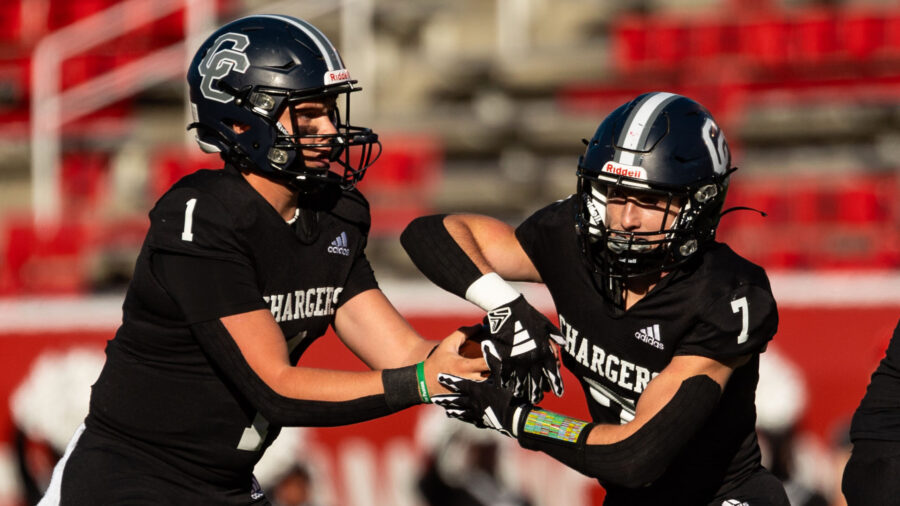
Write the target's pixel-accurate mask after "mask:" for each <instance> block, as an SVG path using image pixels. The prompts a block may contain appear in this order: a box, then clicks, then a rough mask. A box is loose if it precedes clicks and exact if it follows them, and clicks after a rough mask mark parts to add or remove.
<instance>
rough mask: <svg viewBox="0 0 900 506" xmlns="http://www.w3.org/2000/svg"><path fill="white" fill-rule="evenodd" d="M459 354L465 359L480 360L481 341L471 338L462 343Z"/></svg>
mask: <svg viewBox="0 0 900 506" xmlns="http://www.w3.org/2000/svg"><path fill="white" fill-rule="evenodd" d="M459 354H460V355H462V356H464V357H466V358H481V357H483V356H484V355H482V353H481V341H480V340H477V341H476V340H475V339H472V338H471V337H470V338H468V339H466V340H465V341H463V343H462V346H460V347H459Z"/></svg>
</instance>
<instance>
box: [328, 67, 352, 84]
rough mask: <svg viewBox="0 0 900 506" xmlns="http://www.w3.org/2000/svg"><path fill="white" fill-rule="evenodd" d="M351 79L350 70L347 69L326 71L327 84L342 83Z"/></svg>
mask: <svg viewBox="0 0 900 506" xmlns="http://www.w3.org/2000/svg"><path fill="white" fill-rule="evenodd" d="M349 80H350V72H347V70H346V69H341V70H334V71H332V72H326V73H325V84H334V83H342V82H344V81H349Z"/></svg>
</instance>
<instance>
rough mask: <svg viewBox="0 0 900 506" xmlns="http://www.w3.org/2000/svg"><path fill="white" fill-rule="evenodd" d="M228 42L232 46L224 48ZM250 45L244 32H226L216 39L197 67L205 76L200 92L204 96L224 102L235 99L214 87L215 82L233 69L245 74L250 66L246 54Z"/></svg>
mask: <svg viewBox="0 0 900 506" xmlns="http://www.w3.org/2000/svg"><path fill="white" fill-rule="evenodd" d="M226 42H231V47H230V48H222V46H223V45H224V44H225V43H226ZM249 45H250V39H249V38H248V37H247V36H246V35H244V34H242V33H225V34H222V35H220V36H219V38H218V39H216V42H215V43H214V44H213V47H212V48H211V49H210V50H209V52H207V53H206V57H205V58H203V61H201V62H200V65H198V67H197V71H198V72H199V73H200V75H201V76H203V80H202V81H200V93H202V94H203V96H204V97H206V98H208V99H210V100H215V101H216V102H222V103H223V104H227V103H228V102H231V101H232V100H234V97H232V96H231V95H229V94H228V93H225V92H224V91H222V90H218V89H216V88H214V87H213V83H214V82H215V81H217V80H219V79H222V78H223V77H225V76H227V75H228V74H230V73H231V72H232V71H234V72H238V73H240V74H243V73H244V72H246V71H247V69H248V68H250V59H249V58H247V55H246V54H244V50H245V49H247V46H249Z"/></svg>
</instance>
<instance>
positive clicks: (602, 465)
mask: <svg viewBox="0 0 900 506" xmlns="http://www.w3.org/2000/svg"><path fill="white" fill-rule="evenodd" d="M720 393H721V390H720V389H719V385H718V383H716V382H715V381H713V380H712V379H710V378H709V377H708V376H703V375H700V376H694V377H692V378H688V379H687V380H685V381H684V382H683V383H682V385H681V387H680V388H679V389H678V392H677V393H676V394H675V395H674V396H673V397H672V399H671V400H670V401H669V403H668V404H666V406H665V407H663V409H661V410H660V411H659V412H658V413H656V414H655V416H653V417H652V419H650V420H649V421H648V422H647V423H645V424H643V425H641V426H640V428H639V429H638V430H636V431H634V432H632V433H631V434H630V435H628V436H627V437H625V438H624V439H621V436H622V435H623V434H625V432H619V430H620V429H616V428H615V426H611V425H594V424H587V423H586V422H583V421H580V420H575V419H572V418H569V417H566V416H563V415H558V414H555V413H552V412H547V411H543V410H541V409H540V408H535V409H534V410H531V411H530V412H529V413H527V416H524V415H523V417H524V420H522V421H521V422H520V423H519V425H518V427H519V428H518V429H517V434H516V435H517V437H518V439H519V443H520V444H521V445H522V447H524V448H528V449H530V450H536V451H542V452H544V453H546V454H548V455H550V456H551V457H553V458H555V459H557V460H559V461H560V462H562V463H564V464H566V465H567V466H569V467H571V468H573V469H575V470H576V471H579V472H581V473H583V474H585V475H588V476H591V477H594V478H597V479H599V480H600V481H601V482H604V483H608V484H614V485H619V486H624V487H629V488H636V487H641V486H643V485H646V484H648V483H651V482H653V481H654V480H656V479H657V478H659V476H661V475H662V473H663V472H664V471H665V469H666V468H667V467H668V465H669V464H670V463H671V462H672V460H673V459H674V458H675V456H676V455H677V454H678V453H679V452H680V451H681V450H682V449H683V448H684V445H685V444H686V443H687V441H689V440H690V439H691V437H692V436H693V435H694V433H696V431H697V430H698V429H699V428H700V427H702V425H703V423H704V422H705V421H706V419H707V418H708V417H709V415H710V413H712V411H713V410H714V409H715V406H716V405H717V403H718V400H719V394H720ZM595 432H596V434H594V433H595ZM602 440H613V441H616V442H614V443H611V444H592V443H591V442H596V441H602Z"/></svg>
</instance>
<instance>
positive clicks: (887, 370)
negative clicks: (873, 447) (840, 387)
mask: <svg viewBox="0 0 900 506" xmlns="http://www.w3.org/2000/svg"><path fill="white" fill-rule="evenodd" d="M850 439H851V440H853V441H858V440H861V439H874V440H879V441H900V321H898V322H897V328H896V329H894V335H893V336H891V342H890V344H888V348H887V352H886V353H885V356H884V358H883V359H882V360H881V363H879V364H878V367H877V368H876V369H875V372H873V373H872V380H871V381H870V382H869V386H868V387H867V388H866V395H865V396H864V397H863V399H862V402H860V404H859V408H857V410H856V412H855V413H854V414H853V420H852V422H851V423H850Z"/></svg>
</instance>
